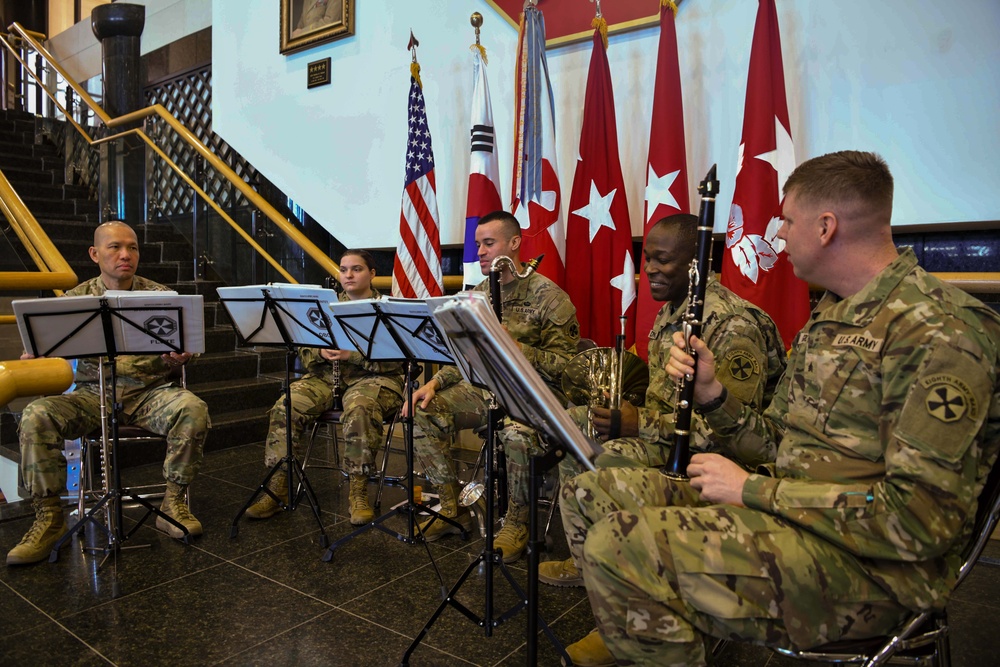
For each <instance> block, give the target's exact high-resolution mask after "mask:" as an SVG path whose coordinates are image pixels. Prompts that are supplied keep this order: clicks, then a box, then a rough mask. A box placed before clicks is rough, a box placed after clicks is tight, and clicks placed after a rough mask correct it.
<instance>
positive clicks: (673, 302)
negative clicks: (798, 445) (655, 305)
mask: <svg viewBox="0 0 1000 667" xmlns="http://www.w3.org/2000/svg"><path fill="white" fill-rule="evenodd" d="M697 245H698V217H697V216H694V215H690V214H688V213H680V214H677V215H672V216H668V217H666V218H663V219H662V220H660V221H658V222H657V223H656V224H654V225H653V227H652V228H650V230H649V233H648V234H647V235H646V242H645V245H644V246H643V254H644V255H645V258H646V263H645V266H644V270H645V271H646V275H647V276H649V287H650V293H651V295H652V297H653V299H654V300H656V301H660V302H663V304H664V305H663V308H661V309H660V312H659V314H658V315H657V316H656V321H655V322H654V323H653V327H652V329H651V330H650V332H649V386H648V388H647V389H646V401H645V405H644V406H643V407H639V408H636V407H635V406H633V405H631V404H629V403H628V402H627V401H622V403H621V427H620V434H619V435H620V436H621V437H619V438H617V439H614V440H609V441H607V442H605V443H604V450H605V451H604V454H602V455H601V456H600V457H598V459H597V461H595V463H596V465H597V466H598V467H602V468H603V467H616V466H629V467H633V466H636V465H640V466H645V467H658V466H662V465H664V464H665V463H666V462H667V459H668V458H669V457H670V452H671V447H672V445H673V441H674V400H675V398H676V392H675V386H676V383H675V382H674V381H673V379H672V378H670V377H668V376H667V370H666V363H667V353H668V352H669V349H670V345H671V342H670V341H671V336H672V335H673V333H674V332H675V331H680V330H681V325H682V317H683V315H684V313H685V312H686V311H687V308H688V298H687V296H688V284H689V282H690V280H689V278H688V268H689V266H690V265H691V260H692V259H694V255H695V251H696V250H697ZM703 319H704V325H703V327H702V335H703V336H704V339H705V341H706V343H707V344H708V346H709V348H710V349H711V350H712V351H713V352H714V353H715V355H716V357H717V358H719V359H722V360H724V363H721V364H720V365H719V368H718V369H717V371H718V377H719V380H720V381H721V382H722V383H723V384H724V385H725V386H726V388H727V389H728V390H729V391H730V392H731V393H733V394H734V395H736V397H738V398H739V399H740V400H742V401H743V402H744V403H746V404H748V405H749V406H751V407H752V408H754V409H755V410H757V411H761V410H763V409H764V408H765V407H767V405H768V404H769V403H770V402H771V396H772V395H773V393H774V387H775V385H777V383H778V379H779V378H780V377H781V374H782V373H783V372H784V370H785V348H784V345H783V343H782V341H781V335H780V334H779V333H778V328H777V327H776V326H775V324H774V322H773V321H772V320H771V318H770V317H768V315H767V313H765V312H764V311H762V310H761V309H760V308H758V307H757V306H755V305H753V304H752V303H750V302H748V301H745V300H743V299H741V298H740V297H738V296H737V295H736V294H734V293H733V292H731V291H730V290H728V289H726V288H725V287H723V286H722V284H721V283H719V281H718V279H717V278H716V277H715V276H714V275H712V276H710V277H709V280H708V289H707V292H706V296H705V309H704V317H703ZM570 414H571V415H572V416H573V418H574V419H575V420H576V421H577V423H578V424H579V425H580V427H581V429H585V428H586V426H587V424H586V420H587V419H588V417H589V418H590V419H591V420H592V424H593V427H594V430H595V431H596V432H597V433H598V435H599V436H600V438H601V439H604V440H606V439H607V437H608V434H609V432H610V426H611V420H610V411H609V410H608V409H606V408H592V409H590V410H588V409H587V408H586V407H585V406H577V407H574V408H572V409H571V410H570ZM691 449H692V450H694V451H703V452H713V451H717V452H720V453H722V454H725V455H726V456H729V457H730V458H735V459H738V460H739V461H740V462H742V463H743V464H744V465H747V466H751V467H752V466H754V465H757V464H758V463H766V462H770V461H773V460H774V450H773V449H766V450H764V451H739V450H736V451H730V450H728V449H727V448H726V447H723V446H720V443H719V442H717V441H716V440H714V439H713V438H712V430H711V428H710V427H709V426H708V425H707V424H706V423H705V421H704V420H703V419H702V418H701V417H700V416H699V415H697V414H695V415H693V416H692V420H691ZM580 472H583V468H582V467H581V466H580V465H579V464H578V463H577V462H576V460H575V459H573V458H572V457H566V458H565V459H563V461H562V462H561V463H560V464H559V477H560V480H565V479H568V478H569V477H571V476H573V475H576V474H579V473H580ZM538 578H539V580H540V581H542V582H543V583H546V584H551V585H553V586H582V585H583V579H582V577H581V576H580V572H579V569H578V567H577V565H576V564H574V563H573V559H572V558H569V559H566V560H564V561H550V562H546V563H542V564H541V565H540V566H539V569H538Z"/></svg>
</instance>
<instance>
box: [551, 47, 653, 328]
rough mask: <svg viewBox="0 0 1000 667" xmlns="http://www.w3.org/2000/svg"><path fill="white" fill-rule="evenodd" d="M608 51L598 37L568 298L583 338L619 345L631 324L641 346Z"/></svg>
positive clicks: (570, 235)
mask: <svg viewBox="0 0 1000 667" xmlns="http://www.w3.org/2000/svg"><path fill="white" fill-rule="evenodd" d="M605 49H606V45H605V43H604V41H603V39H602V38H601V34H600V31H599V30H595V31H594V50H593V52H592V54H591V56H590V72H589V73H588V75H587V92H586V95H585V97H584V106H583V128H582V130H581V133H580V152H579V156H580V157H579V160H578V161H577V163H576V174H575V175H574V177H573V190H572V192H571V194H570V199H569V210H570V214H569V219H568V226H567V231H566V256H567V257H572V258H573V262H572V269H571V270H569V271H567V272H566V291H567V292H568V293H569V296H570V298H571V299H572V300H573V305H575V306H576V315H577V318H578V319H579V320H580V335H581V336H584V337H586V338H592V339H593V340H594V341H595V342H596V343H597V344H598V345H600V346H605V347H608V346H611V345H613V344H614V341H615V336H617V335H618V333H619V332H620V330H621V324H620V320H619V318H620V317H621V316H622V315H625V316H626V317H627V323H626V329H625V345H626V347H629V346H631V345H632V343H633V342H634V341H635V292H636V290H635V261H634V257H632V228H631V224H630V222H629V215H628V202H627V201H626V199H625V182H624V179H623V178H622V168H621V163H620V162H619V159H618V128H617V125H616V122H615V104H614V92H613V91H612V89H611V69H610V67H609V66H608V54H607V51H606V50H605Z"/></svg>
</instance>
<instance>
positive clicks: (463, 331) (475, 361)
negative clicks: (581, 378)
mask: <svg viewBox="0 0 1000 667" xmlns="http://www.w3.org/2000/svg"><path fill="white" fill-rule="evenodd" d="M438 301H439V303H438V305H437V307H436V308H435V310H434V313H433V314H434V319H435V320H436V321H437V323H438V324H439V325H440V327H441V330H442V331H443V332H444V334H445V335H446V336H447V339H448V345H449V346H450V347H451V349H452V352H453V353H454V356H455V360H456V361H458V362H459V363H458V366H459V369H460V370H461V371H462V374H463V376H464V377H465V379H466V380H469V381H470V382H473V384H478V379H479V378H481V379H482V380H483V382H485V385H486V386H487V388H488V389H489V390H490V391H492V392H493V393H494V395H495V396H496V397H497V401H498V402H499V403H500V405H502V406H503V408H504V409H505V410H506V411H507V414H508V415H509V416H510V418H511V419H513V420H514V421H517V422H520V423H522V424H525V425H526V426H530V427H532V428H534V429H535V430H536V431H539V432H540V433H541V434H542V435H543V436H544V438H545V439H546V440H547V442H549V443H555V442H559V443H562V444H563V445H564V446H565V447H566V448H567V449H569V450H570V451H572V452H573V453H574V455H575V456H576V457H577V459H578V460H579V461H580V462H581V463H582V464H583V465H584V466H586V467H587V468H588V469H590V470H593V469H594V465H593V460H594V458H595V457H596V456H597V455H598V454H599V453H600V452H601V451H602V450H601V447H600V446H599V445H598V444H597V443H594V442H591V441H590V440H588V439H587V438H586V436H584V434H583V433H582V432H581V431H580V428H579V427H578V426H577V425H576V424H575V423H574V422H573V420H572V419H571V418H570V416H569V413H568V412H567V411H566V409H565V408H564V407H563V405H562V403H560V401H559V399H558V398H556V395H555V394H554V393H552V390H551V389H549V387H548V385H546V384H545V381H544V380H542V378H541V376H540V375H539V374H538V371H536V370H535V369H534V367H533V366H532V365H531V363H530V362H529V361H528V360H527V358H525V356H524V354H522V353H521V350H520V349H519V348H518V346H517V343H516V342H514V339H513V338H511V337H510V334H508V333H507V331H506V330H505V329H504V328H503V326H502V325H501V324H500V323H499V322H497V318H496V315H495V314H494V313H493V308H492V307H491V306H490V303H489V299H488V297H487V296H486V295H485V294H484V293H482V292H467V293H464V294H461V295H458V296H455V297H449V298H445V299H441V300H438ZM470 371H471V373H472V374H471V375H470V374H467V373H469V372H470ZM474 379H476V380H477V381H475V382H474V381H473V380H474Z"/></svg>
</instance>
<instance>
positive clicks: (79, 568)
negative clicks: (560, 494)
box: [0, 444, 1000, 667]
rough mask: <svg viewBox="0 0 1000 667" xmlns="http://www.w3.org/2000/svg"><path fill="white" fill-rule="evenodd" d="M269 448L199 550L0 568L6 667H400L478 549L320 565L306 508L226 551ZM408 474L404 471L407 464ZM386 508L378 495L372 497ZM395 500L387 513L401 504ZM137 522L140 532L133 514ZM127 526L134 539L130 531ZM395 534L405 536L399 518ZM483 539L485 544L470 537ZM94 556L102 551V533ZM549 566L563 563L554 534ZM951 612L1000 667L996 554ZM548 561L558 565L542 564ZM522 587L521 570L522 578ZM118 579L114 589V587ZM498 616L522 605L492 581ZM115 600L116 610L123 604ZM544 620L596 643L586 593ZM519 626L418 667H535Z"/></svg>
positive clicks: (202, 513)
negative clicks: (556, 561)
mask: <svg viewBox="0 0 1000 667" xmlns="http://www.w3.org/2000/svg"><path fill="white" fill-rule="evenodd" d="M262 458H263V447H262V445H259V444H257V445H246V446H242V447H236V448H232V449H226V450H222V451H217V452H212V453H209V454H208V455H207V456H206V458H205V464H204V466H203V468H202V472H201V474H200V476H199V478H198V480H197V483H196V484H195V485H194V486H193V494H194V495H193V499H192V509H193V511H194V513H195V514H196V515H197V516H198V517H199V519H200V520H201V521H202V522H203V524H204V525H205V535H204V536H203V537H201V538H199V539H197V540H196V541H195V542H194V544H193V545H192V546H184V545H183V544H181V543H179V542H176V541H174V540H171V539H169V538H167V537H166V536H165V535H163V534H162V533H160V532H158V531H156V530H155V529H153V528H150V527H148V526H143V527H141V528H140V529H139V530H138V531H137V533H136V534H135V535H134V536H133V537H132V538H131V539H129V540H128V542H127V544H128V545H129V546H131V545H137V544H149V545H150V546H149V547H148V548H143V549H134V550H132V549H129V550H123V551H122V552H121V553H119V555H118V556H117V558H115V559H109V560H108V561H107V563H105V564H104V566H103V567H101V568H100V569H98V567H97V565H98V563H99V562H100V556H99V555H98V556H94V555H91V554H89V553H86V554H85V553H84V552H83V550H82V544H81V541H80V540H73V544H72V545H71V546H69V547H67V548H66V549H64V550H63V551H62V553H61V558H60V560H59V562H57V563H54V564H50V563H42V564H39V565H35V566H29V567H19V568H11V567H0V665H30V666H32V667H35V666H44V665H54V666H55V665H142V666H149V665H171V666H175V665H220V664H221V665H396V664H399V663H400V660H401V658H402V656H403V654H404V652H405V651H406V650H407V647H408V646H409V645H410V644H411V642H412V641H413V639H414V638H415V637H416V636H417V635H418V633H419V632H420V630H421V628H422V627H423V626H424V624H425V623H426V621H427V620H428V619H429V618H430V616H431V614H432V613H433V612H434V610H435V608H436V607H437V606H438V604H439V603H440V600H441V596H442V590H446V589H447V588H449V587H450V586H451V585H452V584H453V583H454V582H455V581H456V580H457V579H458V577H459V576H460V575H461V573H462V572H463V571H464V570H465V569H466V568H467V566H468V564H469V563H470V562H471V561H472V560H473V559H475V557H476V556H477V555H478V554H479V552H480V550H481V548H482V541H481V540H478V539H474V540H470V541H468V542H463V541H461V540H460V539H458V538H457V537H454V538H448V539H446V540H442V541H439V542H437V543H434V544H432V545H430V549H429V553H430V556H433V561H432V559H431V558H430V557H429V555H428V551H427V550H426V549H425V547H424V546H422V545H410V544H406V543H404V542H401V541H399V540H397V539H396V538H395V537H393V536H390V535H387V534H385V533H382V532H379V531H370V532H367V533H364V534H363V535H361V536H359V537H356V538H355V539H353V540H351V541H349V542H347V543H346V544H345V545H344V546H342V547H340V548H339V549H337V551H336V552H335V553H334V557H333V559H332V561H331V562H329V563H327V562H323V561H322V560H321V558H320V557H321V556H322V555H323V553H324V551H325V550H324V549H323V548H322V547H321V546H319V544H318V538H319V535H320V533H319V527H318V524H317V521H316V519H315V517H314V516H313V515H312V512H311V510H310V509H309V507H308V505H300V506H299V508H298V509H297V510H296V511H295V512H290V513H283V514H279V515H278V516H276V517H274V518H272V519H270V520H268V521H264V522H251V521H248V520H246V519H244V520H242V521H241V522H240V523H239V533H238V535H237V537H235V538H230V524H231V522H232V519H233V517H234V515H235V514H236V512H237V511H238V510H239V508H240V507H241V506H242V504H243V503H244V502H245V500H246V499H247V498H248V497H249V495H250V494H251V493H252V491H253V489H254V488H255V487H256V485H257V484H258V483H259V481H260V479H261V477H262V476H263V474H264V472H265V470H264V468H263V465H262V463H261V460H262ZM395 458H396V459H400V460H401V459H402V457H401V456H396V457H395ZM127 472H128V478H127V480H126V483H131V484H138V483H142V482H144V481H147V480H155V479H156V477H157V476H158V470H157V469H156V467H155V466H152V467H147V468H140V469H135V470H130V471H127ZM309 476H310V479H311V481H312V483H313V486H314V487H315V489H316V492H317V495H318V497H319V500H320V502H321V504H322V513H321V516H322V520H323V524H324V526H325V529H326V532H327V533H328V535H329V536H330V538H331V539H332V540H336V539H338V538H340V537H342V536H344V535H346V534H348V533H349V532H350V529H351V527H350V525H349V524H348V523H347V521H346V517H345V512H346V498H347V484H346V482H345V481H343V479H342V478H341V476H340V474H339V473H337V472H333V471H328V470H320V469H315V470H312V471H311V472H310V474H309ZM372 495H374V489H373V490H372ZM403 497H404V496H403V492H402V490H401V489H398V488H389V487H387V489H386V491H385V498H384V500H383V508H386V509H387V508H389V507H391V506H392V505H394V504H395V503H398V502H400V501H402V500H403ZM128 516H129V517H133V518H135V517H137V516H139V515H138V514H136V511H135V510H129V511H128ZM30 521H31V519H30V518H29V517H27V516H25V507H24V504H21V503H19V504H12V505H7V506H5V507H4V508H3V511H2V512H0V548H2V549H3V550H4V551H6V550H7V549H9V548H10V546H12V545H13V544H15V543H16V542H17V540H18V539H19V537H20V535H21V534H22V533H23V532H24V530H26V528H27V527H28V525H30ZM130 523H132V522H131V521H130ZM386 525H388V526H391V527H392V528H394V529H397V530H402V531H405V530H406V522H405V520H403V518H401V517H399V516H396V517H393V518H392V519H390V520H389V521H387V522H386ZM474 537H476V538H478V535H476V536H474ZM86 541H87V542H88V543H92V544H93V543H103V538H102V537H100V535H99V534H96V533H95V531H94V530H93V528H91V529H90V530H89V531H88V534H87V538H86ZM552 542H553V547H552V549H553V553H552V554H551V556H554V557H559V558H561V557H563V556H565V555H566V547H565V545H564V544H563V543H562V536H561V529H559V528H556V531H555V535H554V539H553V540H552ZM987 555H988V557H989V558H988V559H987V560H989V561H990V562H986V563H980V564H979V565H978V566H977V568H976V570H975V571H974V573H973V575H972V577H971V578H970V580H969V581H968V582H967V584H966V585H965V586H964V587H963V589H962V590H960V591H958V592H957V593H956V596H955V598H954V600H953V602H952V604H951V605H950V611H951V618H952V627H953V637H952V657H953V664H954V665H955V667H978V666H980V665H983V666H986V665H996V664H1000V659H998V658H997V656H998V655H1000V633H997V632H996V631H995V630H994V627H995V625H996V619H997V618H998V617H1000V567H997V566H996V565H995V564H994V563H996V562H997V559H1000V543H994V544H992V545H991V546H990V548H989V550H988V552H987ZM544 557H545V558H549V557H550V555H545V556H544ZM509 571H510V572H511V574H512V576H513V578H514V580H515V581H516V582H517V583H518V584H519V585H520V586H522V587H523V586H525V579H526V577H525V574H526V562H525V561H524V559H522V560H520V561H518V562H516V563H514V564H513V565H512V566H511V567H510V568H509ZM116 577H117V586H115V585H113V584H114V582H115V579H116ZM495 582H496V583H495V587H494V591H495V592H494V608H495V609H496V614H497V616H499V615H500V614H502V613H503V612H504V611H506V610H507V609H508V608H510V607H511V606H512V605H513V604H515V602H516V601H517V599H518V597H517V595H516V594H515V593H514V592H513V589H512V587H511V586H510V585H509V584H508V583H507V582H506V581H505V580H504V578H503V577H502V576H501V574H500V573H496V574H495ZM116 593H117V594H116ZM484 595H485V594H484V578H483V576H482V575H481V574H480V573H479V572H477V571H473V573H472V575H471V576H470V578H469V579H468V580H467V582H466V583H465V584H464V585H463V586H462V588H461V589H460V591H459V593H458V595H457V597H458V599H459V600H461V601H462V602H463V603H464V604H465V605H466V606H468V607H469V608H470V609H471V610H472V611H473V612H474V613H476V614H478V615H480V616H481V615H482V614H483V613H484V609H483V607H484ZM540 613H541V616H542V618H544V619H545V620H546V621H548V623H549V624H550V625H551V627H552V631H553V633H554V634H555V636H556V637H557V638H558V640H559V641H562V642H566V643H569V642H572V641H575V640H576V639H579V638H580V637H581V636H583V634H585V633H586V632H587V631H588V630H589V629H590V628H591V627H592V620H591V616H590V611H589V605H588V603H587V600H586V596H585V595H584V593H583V591H582V589H558V588H552V587H548V586H542V587H541V591H540ZM525 625H526V615H525V613H524V612H523V611H521V612H520V613H517V614H516V615H514V616H513V617H512V618H510V620H508V621H506V622H504V623H502V624H501V625H500V627H499V628H497V629H496V630H495V631H494V632H493V635H492V636H491V637H486V636H485V633H484V632H483V630H482V629H480V628H479V627H478V626H477V625H476V624H475V623H473V622H472V621H470V620H468V619H467V618H466V617H464V616H462V615H461V614H460V613H459V612H458V611H456V610H455V609H453V608H451V607H448V608H447V609H446V610H445V611H444V613H443V614H442V615H441V617H440V618H439V619H438V620H437V622H436V623H435V624H434V625H433V626H432V628H431V629H430V632H429V633H428V634H427V635H426V637H424V638H423V640H422V641H421V642H420V643H419V645H418V647H417V648H416V651H415V652H414V653H413V654H412V657H411V659H410V664H411V665H418V666H419V665H520V664H524V663H525V659H526V649H525V635H526V632H525ZM538 646H539V653H538V656H539V659H538V662H539V664H542V665H556V664H558V663H559V660H558V655H557V653H556V651H555V650H554V649H553V648H552V646H551V644H550V643H549V641H548V640H547V639H546V638H545V637H544V636H542V637H541V638H540V640H539V644H538ZM713 664H715V665H722V666H725V667H741V666H751V667H758V666H759V667H763V666H765V665H767V666H768V667H782V666H786V665H791V664H803V663H794V661H791V660H789V659H787V658H780V657H775V656H774V655H772V654H771V652H770V651H768V650H767V649H764V648H761V647H755V646H735V645H730V646H729V647H728V648H727V650H726V651H725V652H724V653H723V654H722V655H721V656H718V657H717V658H716V659H715V660H714V661H713Z"/></svg>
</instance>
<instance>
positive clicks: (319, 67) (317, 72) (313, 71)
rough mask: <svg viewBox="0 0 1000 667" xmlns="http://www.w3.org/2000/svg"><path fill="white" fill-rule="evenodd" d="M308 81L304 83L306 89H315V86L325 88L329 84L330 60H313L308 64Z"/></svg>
mask: <svg viewBox="0 0 1000 667" xmlns="http://www.w3.org/2000/svg"><path fill="white" fill-rule="evenodd" d="M308 72H309V80H308V81H307V83H306V88H315V87H316V86H325V85H326V84H328V83H330V59H329V58H323V60H314V61H312V62H311V63H309V69H308Z"/></svg>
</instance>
